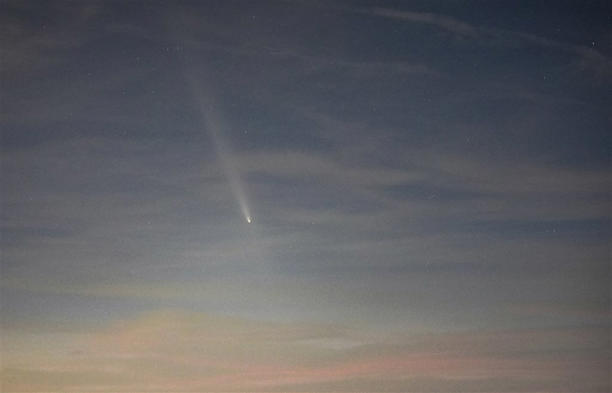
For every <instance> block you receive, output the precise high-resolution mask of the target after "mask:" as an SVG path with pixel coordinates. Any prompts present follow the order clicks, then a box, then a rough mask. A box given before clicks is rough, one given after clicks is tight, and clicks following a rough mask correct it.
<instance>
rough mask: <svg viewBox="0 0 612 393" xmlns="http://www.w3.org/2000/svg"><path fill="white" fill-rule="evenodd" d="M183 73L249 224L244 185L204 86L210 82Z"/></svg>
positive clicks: (249, 214) (220, 120)
mask: <svg viewBox="0 0 612 393" xmlns="http://www.w3.org/2000/svg"><path fill="white" fill-rule="evenodd" d="M185 75H186V79H187V83H188V84H189V86H190V87H191V90H192V92H193V96H194V98H195V101H196V106H197V112H198V115H199V117H200V120H201V122H202V125H203V126H204V128H205V129H206V130H207V132H208V135H209V136H210V140H211V141H212V143H213V146H214V149H215V153H216V155H217V158H218V160H219V162H220V164H221V167H222V169H223V173H224V174H225V177H226V179H227V182H228V184H229V186H230V190H231V192H232V194H233V196H234V198H235V199H236V202H237V204H238V206H239V207H240V211H241V213H242V216H243V217H244V219H245V221H246V222H247V223H248V224H250V223H251V222H253V218H252V216H251V211H250V209H249V204H248V198H247V195H246V192H245V187H244V185H243V181H242V178H241V176H240V172H239V170H238V168H237V165H236V162H235V160H234V156H233V153H232V150H231V148H230V145H229V143H228V142H227V141H226V140H225V138H223V130H224V129H226V125H225V122H224V121H223V119H222V117H221V115H220V114H219V111H218V110H217V108H216V107H215V103H214V100H213V99H212V95H211V94H210V93H208V92H207V91H206V90H205V87H204V86H207V87H208V88H209V90H210V83H207V84H204V83H202V79H203V78H196V77H195V73H194V72H193V71H190V70H189V69H187V70H186V72H185Z"/></svg>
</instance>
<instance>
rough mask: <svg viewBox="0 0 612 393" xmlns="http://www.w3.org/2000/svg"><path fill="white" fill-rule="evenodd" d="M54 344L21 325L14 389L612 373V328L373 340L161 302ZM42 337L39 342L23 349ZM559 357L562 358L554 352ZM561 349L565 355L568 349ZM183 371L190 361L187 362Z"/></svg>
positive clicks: (422, 383)
mask: <svg viewBox="0 0 612 393" xmlns="http://www.w3.org/2000/svg"><path fill="white" fill-rule="evenodd" d="M83 333H85V334H72V336H71V335H68V336H65V338H63V339H62V340H59V341H57V342H56V343H55V344H54V343H53V341H52V340H53V337H52V336H50V335H44V334H43V335H39V336H38V337H34V336H32V335H28V334H22V333H19V332H11V333H9V334H10V338H11V339H12V340H13V341H12V342H13V343H12V344H11V345H10V347H9V348H5V350H6V351H5V353H6V356H5V359H4V362H3V363H4V364H3V366H4V370H3V381H5V384H4V388H5V389H7V391H16V390H19V391H56V390H64V389H70V390H72V391H90V390H91V389H96V390H98V391H128V390H129V391H134V390H138V391H153V390H159V389H164V390H171V391H202V390H207V391H216V390H223V391H244V390H249V391H279V390H283V391H303V390H305V389H315V390H317V391H337V390H338V389H340V390H342V391H363V390H368V389H372V388H373V387H374V386H379V387H383V388H384V387H387V388H386V389H388V390H390V391H400V390H406V389H408V390H411V389H426V390H427V389H429V390H432V389H433V390H436V391H440V392H458V391H463V390H464V389H466V388H468V387H472V388H476V387H484V386H488V387H489V388H495V390H496V391H504V392H510V391H515V389H516V387H517V386H521V387H522V388H521V389H520V390H521V391H524V392H532V391H539V390H541V389H546V390H549V391H555V392H556V391H565V389H566V387H567V386H568V385H567V384H568V383H569V384H570V385H569V386H572V387H578V386H581V387H582V388H581V389H582V391H585V392H599V391H603V390H605V389H606V388H608V387H609V385H607V383H608V382H606V375H607V374H606V373H607V366H606V360H605V359H606V357H605V351H604V350H602V344H603V343H604V341H605V332H604V331H602V330H596V329H595V330H593V329H568V330H550V329H543V330H530V331H514V332H513V331H507V332H498V331H492V332H472V333H463V334H443V335H431V336H409V337H404V338H401V337H393V338H388V339H387V340H385V341H378V340H376V339H374V340H373V339H372V338H371V336H369V335H368V333H367V332H364V331H362V332H359V331H356V330H354V329H347V328H345V327H342V326H330V325H316V324H300V323H278V322H257V321H250V320H245V319H239V318H227V317H218V316H211V315H206V314H199V313H189V312H171V311H166V312H157V313H151V314H145V315H141V316H139V317H135V318H132V319H128V320H124V321H119V322H116V323H113V324H112V325H110V326H106V327H103V328H100V329H96V330H93V331H86V332H83ZM34 338H35V339H36V340H37V341H38V342H40V343H41V345H40V346H39V347H36V346H28V347H27V348H29V349H28V350H27V351H18V352H15V351H14V349H16V348H17V346H18V345H19V343H21V342H24V340H25V341H29V342H32V340H33V339H34ZM553 353H554V354H557V356H551V354H553ZM558 354H563V356H562V357H560V356H558ZM179 370H180V371H179Z"/></svg>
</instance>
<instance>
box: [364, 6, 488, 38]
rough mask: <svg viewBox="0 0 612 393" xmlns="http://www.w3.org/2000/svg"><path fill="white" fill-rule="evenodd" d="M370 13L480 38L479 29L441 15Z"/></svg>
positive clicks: (379, 10) (401, 12)
mask: <svg viewBox="0 0 612 393" xmlns="http://www.w3.org/2000/svg"><path fill="white" fill-rule="evenodd" d="M369 12H371V13H372V14H373V15H377V16H382V17H385V18H391V19H398V20H404V21H407V22H416V23H423V24H428V25H432V26H435V27H437V28H440V29H443V30H447V31H449V32H451V33H454V34H458V35H461V36H467V37H477V36H478V31H477V29H476V28H474V27H473V26H472V25H470V24H469V23H465V22H462V21H460V20H458V19H455V18H452V17H449V16H445V15H441V14H435V13H429V12H412V11H398V10H393V9H389V8H373V9H371V10H369Z"/></svg>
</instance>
